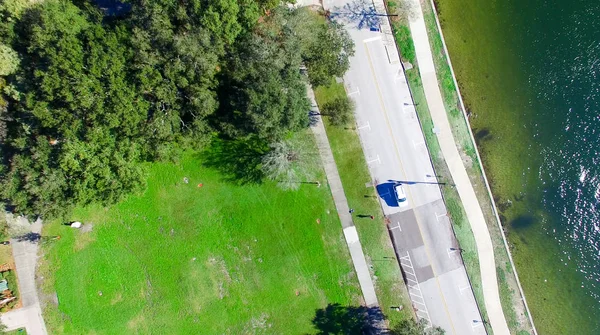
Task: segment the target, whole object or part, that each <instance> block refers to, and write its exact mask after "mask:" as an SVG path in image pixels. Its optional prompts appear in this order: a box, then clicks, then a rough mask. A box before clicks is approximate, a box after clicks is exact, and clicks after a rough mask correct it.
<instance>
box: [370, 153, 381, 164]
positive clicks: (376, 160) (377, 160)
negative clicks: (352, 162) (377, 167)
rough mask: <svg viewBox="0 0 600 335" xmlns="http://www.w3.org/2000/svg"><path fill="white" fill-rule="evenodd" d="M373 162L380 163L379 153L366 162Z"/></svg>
mask: <svg viewBox="0 0 600 335" xmlns="http://www.w3.org/2000/svg"><path fill="white" fill-rule="evenodd" d="M374 162H377V163H379V164H381V160H380V159H379V155H377V158H376V159H371V160H370V161H368V162H367V164H371V163H374Z"/></svg>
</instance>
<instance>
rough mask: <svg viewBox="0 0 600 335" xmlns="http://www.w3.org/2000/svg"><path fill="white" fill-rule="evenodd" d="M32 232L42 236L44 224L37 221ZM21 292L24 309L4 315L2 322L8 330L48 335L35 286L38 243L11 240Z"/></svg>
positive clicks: (34, 334) (33, 334)
mask: <svg viewBox="0 0 600 335" xmlns="http://www.w3.org/2000/svg"><path fill="white" fill-rule="evenodd" d="M31 232H32V233H37V234H41V232H42V222H41V221H40V220H38V221H36V222H35V223H34V224H32V225H31ZM10 243H11V245H12V249H13V256H14V259H15V266H16V268H17V277H18V279H19V291H20V294H21V302H22V303H23V307H21V308H19V309H17V310H14V311H10V312H8V313H4V314H2V317H1V319H2V322H3V323H4V324H5V325H6V327H7V330H13V329H18V328H25V329H26V331H27V334H31V335H46V334H48V332H47V331H46V324H45V323H44V319H43V317H42V308H41V306H40V300H39V298H38V293H37V289H36V285H35V266H36V263H37V257H38V256H37V252H38V244H37V242H30V241H27V240H25V241H20V242H19V241H17V240H16V239H12V240H11V242H10Z"/></svg>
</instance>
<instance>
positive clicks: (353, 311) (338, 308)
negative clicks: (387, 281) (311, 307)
mask: <svg viewBox="0 0 600 335" xmlns="http://www.w3.org/2000/svg"><path fill="white" fill-rule="evenodd" d="M384 320H385V318H384V315H383V313H382V312H381V309H380V308H379V307H364V306H358V307H357V306H342V305H340V304H329V305H327V307H325V308H323V309H318V310H317V311H316V312H315V317H314V318H313V320H312V323H313V325H314V327H315V328H316V329H317V331H318V332H317V334H318V335H333V334H336V335H338V334H339V335H342V334H343V335H346V334H359V335H360V334H382V333H383V332H384V331H385V322H384Z"/></svg>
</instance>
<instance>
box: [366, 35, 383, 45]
mask: <svg viewBox="0 0 600 335" xmlns="http://www.w3.org/2000/svg"><path fill="white" fill-rule="evenodd" d="M380 39H381V35H379V36H375V37H371V38H367V39H366V40H363V42H364V43H369V42H373V41H377V40H380Z"/></svg>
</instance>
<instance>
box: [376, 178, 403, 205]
mask: <svg viewBox="0 0 600 335" xmlns="http://www.w3.org/2000/svg"><path fill="white" fill-rule="evenodd" d="M396 184H397V183H383V184H379V185H377V186H376V188H377V194H379V196H380V197H381V199H383V201H385V203H386V205H388V206H389V207H400V205H399V204H398V199H396V194H395V193H394V185H396Z"/></svg>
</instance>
